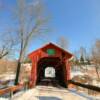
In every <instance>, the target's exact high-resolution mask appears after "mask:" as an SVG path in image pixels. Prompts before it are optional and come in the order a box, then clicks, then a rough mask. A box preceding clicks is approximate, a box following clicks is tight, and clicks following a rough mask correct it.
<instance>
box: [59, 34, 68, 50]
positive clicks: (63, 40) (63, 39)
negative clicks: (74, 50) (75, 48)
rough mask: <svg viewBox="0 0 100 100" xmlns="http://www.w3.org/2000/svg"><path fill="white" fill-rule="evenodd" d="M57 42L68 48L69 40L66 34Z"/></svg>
mask: <svg viewBox="0 0 100 100" xmlns="http://www.w3.org/2000/svg"><path fill="white" fill-rule="evenodd" d="M57 44H58V45H59V46H60V47H61V48H63V49H67V48H68V40H67V38H65V37H64V36H61V37H59V38H58V41H57Z"/></svg>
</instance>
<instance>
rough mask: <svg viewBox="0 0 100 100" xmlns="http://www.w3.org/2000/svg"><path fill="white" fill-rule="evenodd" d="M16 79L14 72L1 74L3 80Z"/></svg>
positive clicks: (0, 78) (0, 77)
mask: <svg viewBox="0 0 100 100" xmlns="http://www.w3.org/2000/svg"><path fill="white" fill-rule="evenodd" d="M14 79H15V74H14V73H5V74H1V75H0V80H1V81H7V80H14Z"/></svg>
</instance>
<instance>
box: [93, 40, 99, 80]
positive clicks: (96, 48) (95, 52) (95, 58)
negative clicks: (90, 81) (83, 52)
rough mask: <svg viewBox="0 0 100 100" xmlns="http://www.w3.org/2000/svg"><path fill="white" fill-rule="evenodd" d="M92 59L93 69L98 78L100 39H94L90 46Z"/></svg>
mask: <svg viewBox="0 0 100 100" xmlns="http://www.w3.org/2000/svg"><path fill="white" fill-rule="evenodd" d="M92 60H93V62H94V63H95V69H96V73H97V76H98V79H100V75H99V70H100V40H96V42H95V44H94V46H93V48H92Z"/></svg>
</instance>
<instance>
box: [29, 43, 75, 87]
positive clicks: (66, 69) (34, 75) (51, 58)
mask: <svg viewBox="0 0 100 100" xmlns="http://www.w3.org/2000/svg"><path fill="white" fill-rule="evenodd" d="M28 56H29V58H30V59H31V60H32V70H31V81H30V86H31V87H34V86H35V85H37V84H41V83H42V81H44V80H45V82H46V81H47V80H48V79H49V80H51V82H54V81H55V82H56V83H57V84H59V85H60V86H63V87H67V83H68V80H69V79H70V64H69V59H71V58H72V56H73V55H72V54H71V53H69V52H67V51H65V50H63V49H62V48H60V47H58V46H57V45H55V44H53V43H49V44H47V45H45V46H43V47H41V48H40V49H37V50H36V51H33V52H32V53H30V54H29V55H28ZM46 68H51V69H53V70H54V76H53V77H52V76H51V77H49V74H50V70H48V71H49V72H45V71H46ZM46 73H47V74H46ZM51 73H52V72H51ZM45 74H46V75H45Z"/></svg>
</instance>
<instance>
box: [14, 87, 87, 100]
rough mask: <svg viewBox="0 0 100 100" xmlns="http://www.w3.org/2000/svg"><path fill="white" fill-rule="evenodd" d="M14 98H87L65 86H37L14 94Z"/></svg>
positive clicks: (79, 99) (84, 99)
mask: <svg viewBox="0 0 100 100" xmlns="http://www.w3.org/2000/svg"><path fill="white" fill-rule="evenodd" d="M12 100H87V99H86V98H84V97H82V96H80V95H78V94H74V93H71V92H70V91H68V90H66V89H63V88H56V87H50V86H49V87H48V86H37V87H36V88H34V89H30V90H28V91H26V92H25V93H21V94H20V93H19V96H18V95H15V96H13V98H12Z"/></svg>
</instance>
